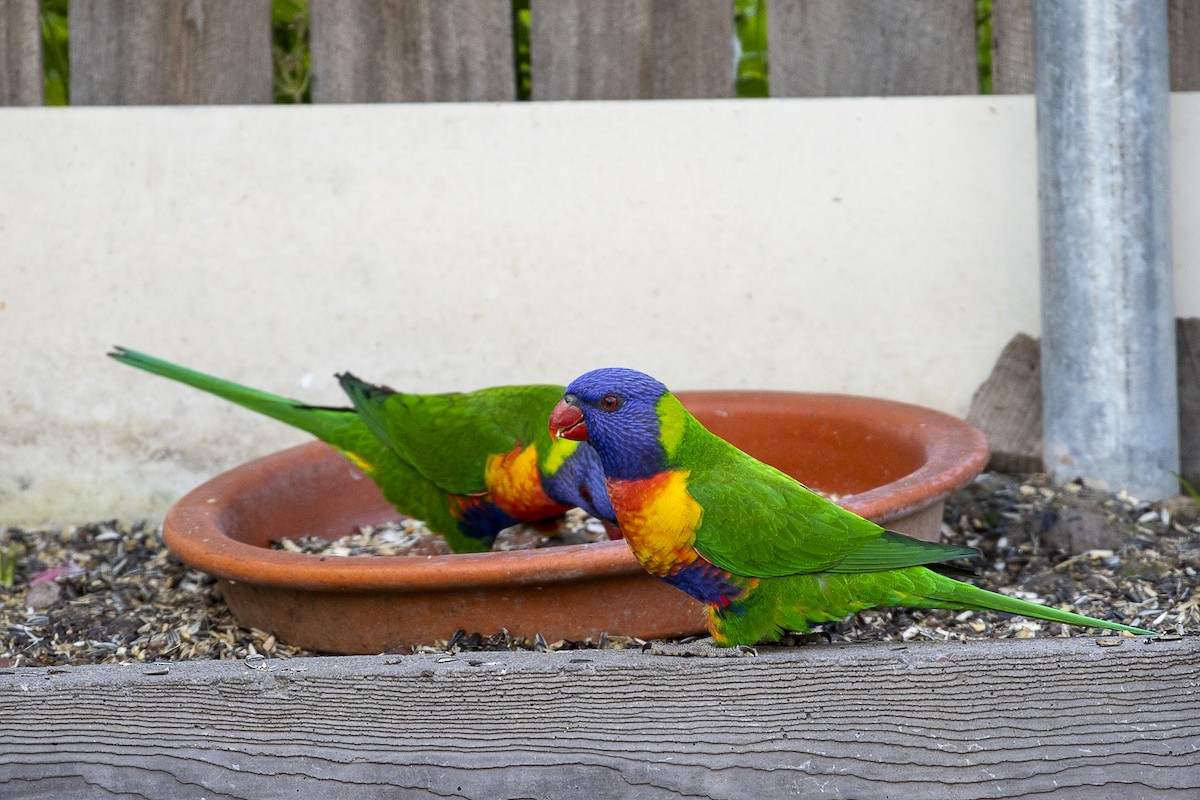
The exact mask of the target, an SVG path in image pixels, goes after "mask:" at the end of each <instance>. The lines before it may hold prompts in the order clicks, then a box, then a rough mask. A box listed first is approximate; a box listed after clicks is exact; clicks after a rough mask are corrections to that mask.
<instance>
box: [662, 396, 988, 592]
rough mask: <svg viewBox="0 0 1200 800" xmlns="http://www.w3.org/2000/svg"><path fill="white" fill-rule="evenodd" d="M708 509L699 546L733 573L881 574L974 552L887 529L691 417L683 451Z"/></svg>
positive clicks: (694, 491)
mask: <svg viewBox="0 0 1200 800" xmlns="http://www.w3.org/2000/svg"><path fill="white" fill-rule="evenodd" d="M673 460H674V461H676V462H677V463H678V466H679V467H680V468H684V469H688V470H690V472H691V474H690V476H689V478H688V491H689V492H690V493H691V495H692V496H693V497H694V498H695V500H696V501H697V502H698V503H699V504H700V506H701V508H703V509H704V513H703V516H702V518H701V521H700V525H699V527H698V528H697V530H696V542H695V548H696V550H697V552H699V553H700V554H701V555H702V556H704V557H705V558H706V559H708V560H709V561H711V562H712V563H713V564H716V565H717V566H718V567H721V568H722V569H726V570H729V571H730V572H733V573H736V574H739V575H746V576H753V577H773V576H779V575H796V574H801V573H811V572H876V571H881V570H888V569H896V568H898V567H908V566H913V565H916V564H930V563H934V562H939V561H947V560H949V559H953V558H961V557H963V556H969V555H974V554H975V551H974V550H972V549H971V548H963V547H953V546H950V545H941V544H935V543H932V542H923V541H920V540H918V539H913V538H911V537H908V536H904V535H903V534H899V533H894V532H891V531H885V530H884V529H883V528H882V527H880V526H879V525H876V524H875V523H874V522H870V521H869V520H866V519H863V518H862V517H860V516H858V515H857V514H854V513H852V512H850V511H847V510H845V509H844V508H842V507H840V506H838V505H836V504H834V503H832V502H830V501H829V500H826V499H825V498H823V497H821V496H820V495H818V494H816V493H815V492H812V491H810V490H809V489H807V488H806V487H805V486H803V485H802V484H800V483H799V482H797V481H796V480H795V479H793V478H792V477H791V476H789V475H786V474H784V473H783V472H780V471H779V470H777V469H775V468H774V467H771V466H769V465H767V464H764V463H762V462H761V461H758V460H757V459H755V458H753V457H751V456H749V455H747V454H746V453H743V452H742V451H741V450H738V449H737V448H736V447H734V446H733V445H731V444H729V443H728V442H725V441H724V440H722V439H720V438H718V437H717V436H714V435H713V434H711V433H709V432H708V431H707V430H706V429H705V428H704V427H703V426H702V425H701V424H700V423H699V422H698V421H696V420H695V419H694V418H691V419H689V420H688V422H687V424H686V426H685V430H684V433H683V436H682V438H681V441H680V445H679V447H678V450H677V457H676V458H675V459H673Z"/></svg>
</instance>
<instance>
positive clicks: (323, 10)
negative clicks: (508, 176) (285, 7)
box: [310, 0, 516, 103]
mask: <svg viewBox="0 0 1200 800" xmlns="http://www.w3.org/2000/svg"><path fill="white" fill-rule="evenodd" d="M310 14H311V27H310V31H311V33H310V42H311V47H312V92H313V101H314V102H317V103H381V102H382V103H392V102H406V101H416V102H429V101H435V100H439V101H471V100H486V101H501V100H513V99H515V98H516V77H515V75H516V65H515V61H514V57H513V27H512V4H511V2H510V0H374V1H373V0H350V1H349V2H348V1H347V0H312V3H311V5H310Z"/></svg>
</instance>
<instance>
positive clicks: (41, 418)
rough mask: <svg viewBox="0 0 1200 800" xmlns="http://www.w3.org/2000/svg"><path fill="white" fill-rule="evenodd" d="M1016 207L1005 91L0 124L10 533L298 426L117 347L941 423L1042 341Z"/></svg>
mask: <svg viewBox="0 0 1200 800" xmlns="http://www.w3.org/2000/svg"><path fill="white" fill-rule="evenodd" d="M1173 114H1174V120H1173V127H1174V141H1175V145H1174V154H1173V157H1174V159H1175V161H1174V171H1175V190H1174V191H1175V194H1174V203H1175V206H1174V208H1175V216H1176V221H1177V224H1176V242H1175V247H1176V261H1177V264H1178V278H1177V288H1178V306H1179V311H1180V313H1181V314H1186V315H1200V225H1197V224H1196V221H1197V220H1200V159H1197V158H1196V157H1195V154H1196V153H1198V152H1200V95H1180V96H1177V97H1175V98H1174V106H1173ZM1036 205H1037V188H1036V173H1035V159H1034V114H1033V99H1032V98H1031V97H1027V96H1026V97H960V98H911V99H852V100H794V101H791V100H769V101H712V102H708V101H705V102H635V103H555V104H506V105H404V106H326V107H304V108H293V107H260V108H230V107H210V108H119V109H106V108H86V109H85V108H77V109H69V110H63V109H0V412H2V413H0V525H11V524H27V525H28V524H38V523H58V524H62V523H68V522H76V521H84V520H88V519H99V518H106V517H113V516H119V517H124V518H136V517H140V516H144V515H158V514H161V513H162V512H163V511H164V510H165V508H166V507H167V506H168V505H169V504H170V502H171V501H172V500H173V499H175V498H176V497H177V496H178V495H179V494H181V493H182V492H184V491H186V490H187V489H189V488H190V487H192V486H194V485H195V484H196V483H198V482H199V481H201V480H203V479H204V478H205V477H207V476H209V475H211V474H213V473H215V472H217V471H220V470H222V469H224V468H227V467H229V466H232V465H234V464H236V463H239V462H241V461H244V460H246V459H248V458H250V457H253V456H255V455H259V454H263V453H266V452H269V451H271V450H274V449H277V448H279V447H281V446H285V445H288V444H292V443H295V442H298V441H303V440H304V439H305V436H304V435H302V434H299V433H296V432H292V431H290V430H288V429H286V428H285V427H283V426H282V425H279V424H278V423H274V422H272V421H270V420H267V419H265V418H261V417H258V416H256V415H253V414H251V413H249V412H246V411H242V410H241V409H236V408H233V407H230V406H227V405H226V404H225V403H223V402H221V401H218V400H215V399H211V398H208V397H206V396H203V395H201V394H199V393H197V392H195V391H193V390H191V389H187V388H185V387H181V386H176V385H173V384H170V383H168V382H166V381H163V380H161V379H158V378H154V377H152V376H149V375H146V374H144V373H141V372H137V371H135V370H131V369H128V368H125V367H122V366H120V365H118V364H115V363H113V362H111V361H110V360H108V359H106V358H105V357H104V352H105V351H106V349H107V348H108V347H109V346H110V345H112V344H122V345H126V346H128V347H132V348H135V349H140V350H144V351H146V352H149V353H151V354H154V355H158V356H161V357H164V358H168V359H171V360H175V361H178V362H180V363H183V364H186V365H189V366H192V367H195V368H198V369H202V370H205V371H209V372H213V373H215V374H218V375H221V376H224V377H229V378H233V379H236V380H239V381H242V382H245V383H249V384H252V385H254V386H257V387H260V388H264V389H268V390H271V391H275V392H279V393H282V394H286V395H290V396H294V397H299V398H301V399H305V400H309V401H313V402H322V403H337V402H340V398H339V392H338V389H337V387H336V384H335V383H334V381H333V378H332V374H333V373H334V372H335V371H339V370H343V369H350V370H353V371H354V372H356V373H357V374H359V375H360V376H362V377H364V378H367V379H371V380H375V381H379V382H385V383H389V384H391V385H393V386H396V387H400V388H405V389H410V390H417V391H435V390H448V389H467V388H475V387H480V386H486V385H492V384H496V383H524V382H533V381H554V382H564V383H565V382H567V381H569V380H570V379H571V378H572V377H574V376H575V375H576V374H578V373H580V372H583V371H585V370H588V369H591V368H593V367H596V366H602V365H614V364H621V365H627V366H632V367H637V368H640V369H643V370H645V371H648V372H651V373H653V374H655V375H656V376H658V377H660V378H661V379H663V380H664V381H665V382H666V383H667V384H668V385H670V386H672V387H675V388H726V387H765V388H779V389H804V390H821V391H844V392H854V393H860V394H871V395H879V396H885V397H891V398H897V399H901V400H907V401H911V402H917V403H923V404H926V405H930V406H934V407H936V408H941V409H944V410H947V411H950V412H953V413H957V414H963V413H965V411H966V408H967V404H968V402H969V401H970V397H971V394H972V393H973V392H974V390H975V388H976V387H977V386H978V385H979V383H980V382H981V381H982V380H983V379H984V377H985V376H986V375H987V373H988V371H989V369H990V368H991V366H992V363H993V362H994V360H995V357H996V355H997V354H998V353H999V351H1000V349H1001V347H1002V346H1003V345H1004V343H1005V342H1006V341H1007V340H1008V339H1009V338H1010V337H1011V336H1012V335H1013V334H1015V333H1016V332H1018V331H1026V332H1029V333H1033V334H1036V333H1037V332H1038V327H1039V325H1038V318H1039V311H1038V291H1037V208H1036Z"/></svg>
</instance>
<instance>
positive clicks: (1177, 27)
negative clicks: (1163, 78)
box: [1168, 0, 1200, 92]
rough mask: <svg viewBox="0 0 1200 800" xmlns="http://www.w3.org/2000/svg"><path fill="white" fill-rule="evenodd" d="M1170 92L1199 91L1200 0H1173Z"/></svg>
mask: <svg viewBox="0 0 1200 800" xmlns="http://www.w3.org/2000/svg"><path fill="white" fill-rule="evenodd" d="M1168 12H1169V14H1170V16H1169V30H1170V34H1169V35H1170V37H1171V91H1173V92H1195V91H1200V3H1197V2H1196V0H1171V5H1170V6H1169V8H1168Z"/></svg>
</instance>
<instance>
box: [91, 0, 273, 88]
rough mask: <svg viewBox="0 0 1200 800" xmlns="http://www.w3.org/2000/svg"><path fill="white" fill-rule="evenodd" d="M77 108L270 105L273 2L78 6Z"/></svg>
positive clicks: (103, 1) (107, 0)
mask: <svg viewBox="0 0 1200 800" xmlns="http://www.w3.org/2000/svg"><path fill="white" fill-rule="evenodd" d="M68 14H69V20H70V25H71V36H70V54H71V103H72V104H73V105H158V104H163V105H171V104H178V103H270V102H271V100H272V97H273V90H272V80H273V78H272V68H271V5H270V0H187V2H149V3H147V2H136V0H71V3H70V6H69V10H68Z"/></svg>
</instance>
